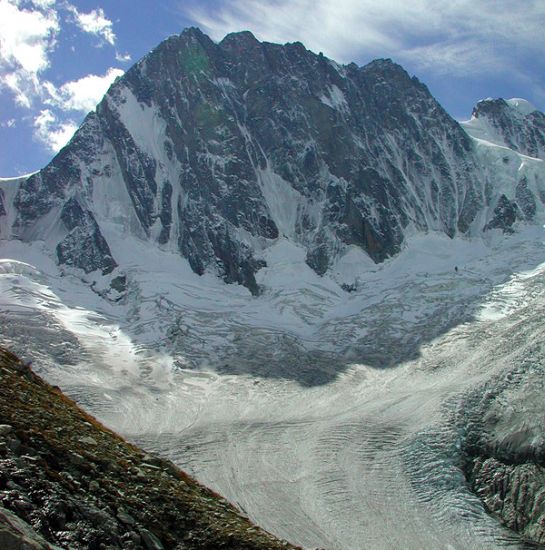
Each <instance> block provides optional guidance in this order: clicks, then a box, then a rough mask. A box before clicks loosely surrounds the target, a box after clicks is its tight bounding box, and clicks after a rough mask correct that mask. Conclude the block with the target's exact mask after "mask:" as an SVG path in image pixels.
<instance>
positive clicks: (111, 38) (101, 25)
mask: <svg viewBox="0 0 545 550" xmlns="http://www.w3.org/2000/svg"><path fill="white" fill-rule="evenodd" d="M69 9H70V11H71V12H72V13H73V14H74V17H75V18H76V24H77V25H78V26H79V28H80V29H81V30H82V31H84V32H88V33H90V34H94V35H95V36H98V37H100V38H102V39H103V40H104V41H106V42H108V44H111V45H112V46H113V45H114V44H115V41H116V36H115V33H114V31H113V23H112V22H111V21H110V20H109V19H108V18H107V17H106V14H105V13H104V10H103V9H102V8H98V9H96V10H92V11H90V12H89V13H82V12H80V11H78V10H77V9H76V8H75V7H74V6H70V8H69Z"/></svg>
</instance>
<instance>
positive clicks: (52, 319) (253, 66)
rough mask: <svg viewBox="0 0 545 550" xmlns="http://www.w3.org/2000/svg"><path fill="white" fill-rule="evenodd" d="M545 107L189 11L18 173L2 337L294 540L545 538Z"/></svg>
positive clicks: (137, 438) (7, 199) (7, 190)
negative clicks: (443, 90)
mask: <svg viewBox="0 0 545 550" xmlns="http://www.w3.org/2000/svg"><path fill="white" fill-rule="evenodd" d="M542 117H543V114H542V113H539V112H538V111H535V110H534V109H533V108H532V107H531V106H530V105H529V104H528V103H526V102H524V101H523V100H520V99H515V100H485V101H484V102H481V103H479V104H478V105H477V107H476V108H475V110H474V114H473V117H472V119H471V120H470V121H467V122H464V123H458V122H456V121H455V120H453V119H452V118H451V117H450V116H449V115H448V114H447V113H446V112H445V111H444V110H443V109H442V108H441V106H440V105H439V104H438V103H437V101H436V100H435V99H434V98H433V97H432V96H431V94H430V92H429V90H428V89H427V88H426V87H425V86H424V85H423V84H422V83H420V82H419V81H418V79H416V78H415V77H411V76H409V75H408V74H407V73H406V72H405V71H404V70H403V69H402V68H401V67H400V66H399V65H397V64H395V63H393V62H392V61H390V60H376V61H373V62H372V63H370V64H368V65H366V66H364V67H358V66H356V65H355V64H349V65H339V64H337V63H335V62H334V61H332V60H329V59H327V58H325V57H324V56H323V55H320V54H318V55H316V54H314V53H312V52H309V51H308V50H306V49H305V48H304V46H303V45H302V44H300V43H294V44H286V45H283V46H282V45H278V44H269V43H260V42H259V41H257V40H256V39H255V38H254V37H253V36H252V35H251V34H250V33H248V32H242V33H235V34H232V35H228V36H227V37H225V39H224V40H222V41H221V42H220V43H217V44H216V43H214V42H212V41H211V40H210V39H209V38H208V37H206V36H205V35H204V34H203V33H201V32H200V31H199V30H198V29H188V30H186V31H184V32H183V33H182V34H181V35H179V36H174V37H171V38H169V39H167V40H166V41H165V42H163V43H162V44H160V45H159V46H158V47H157V48H156V49H155V50H153V51H152V52H151V53H150V54H149V55H147V56H146V57H144V58H143V59H142V60H141V61H139V62H138V63H137V64H136V65H135V66H134V67H133V68H132V69H130V70H129V71H128V72H127V73H126V74H125V75H124V76H123V77H122V78H120V79H118V80H117V81H116V82H115V83H114V84H113V85H112V87H111V89H110V90H109V92H108V93H107V94H106V96H105V98H104V99H103V101H102V102H101V103H100V104H99V105H98V106H97V109H96V111H95V112H92V113H90V114H89V116H88V117H87V118H86V120H85V122H84V123H83V125H82V127H81V128H80V129H79V131H78V132H77V133H76V135H75V136H74V138H73V139H72V141H71V142H70V143H69V144H68V145H67V146H66V147H65V148H64V149H63V150H62V151H61V152H60V153H59V154H58V155H57V156H56V157H55V158H54V159H53V161H52V162H51V163H50V164H49V165H48V166H46V167H45V168H44V169H43V170H41V171H40V172H37V173H36V174H33V175H31V176H29V177H25V178H19V179H15V180H3V181H1V182H0V200H1V203H0V205H1V208H0V213H1V214H0V239H1V240H0V251H1V258H2V259H0V336H1V337H2V339H3V342H4V343H5V345H6V346H9V347H11V348H12V349H14V350H15V351H17V352H18V353H19V354H20V355H21V356H22V357H25V358H27V357H28V358H32V359H33V361H34V364H35V365H37V367H36V368H37V369H38V370H39V374H41V375H43V376H44V377H45V378H46V379H47V380H48V381H49V382H51V383H52V384H56V385H59V386H60V387H62V389H63V391H65V392H66V393H67V394H68V395H70V396H71V397H72V398H73V399H75V400H76V401H77V402H78V403H79V404H81V405H82V406H84V407H85V408H86V409H87V410H89V411H90V412H91V413H92V414H93V415H94V416H96V417H97V418H99V419H100V421H101V422H103V423H104V424H105V425H108V426H111V427H112V428H114V429H115V430H116V431H118V432H119V433H121V434H123V435H124V436H125V437H127V438H128V439H129V440H130V441H132V442H134V443H137V444H138V445H140V446H141V447H142V448H144V449H146V451H147V452H156V453H159V454H160V455H161V456H163V457H167V458H170V459H172V461H173V462H175V463H176V464H178V465H179V466H182V467H183V468H184V470H186V471H188V472H190V473H191V474H192V475H194V476H195V477H196V478H197V479H199V480H200V481H202V482H204V483H206V484H207V485H208V486H210V487H212V488H213V489H214V490H216V491H218V492H219V493H220V494H223V495H225V496H226V497H227V498H229V500H230V501H231V502H233V503H234V504H235V505H236V506H237V507H238V508H239V509H241V510H243V511H244V512H245V513H247V514H248V516H249V517H250V518H251V519H252V521H254V522H256V523H257V524H258V525H260V526H262V527H264V528H265V529H267V530H268V531H270V532H272V533H275V534H276V535H277V536H279V537H281V538H283V539H286V540H290V541H291V542H293V543H297V544H300V545H303V546H305V547H324V548H336V549H343V550H357V549H360V548H364V547H370V548H374V549H389V548H407V549H417V548H446V547H452V548H479V549H483V548H487V549H495V548H498V547H510V548H521V547H524V545H525V544H527V543H526V538H531V539H532V540H534V541H536V542H537V543H542V541H543V540H545V539H544V538H543V537H544V533H543V529H542V525H543V521H542V519H541V518H542V517H543V514H544V513H545V510H544V509H543V502H544V501H543V498H542V497H541V496H540V495H542V487H543V483H542V475H541V472H542V467H543V456H545V455H544V451H545V446H544V442H543V439H542V438H540V435H539V434H540V433H541V431H542V424H541V420H542V418H543V414H544V413H545V410H544V407H543V400H542V399H541V397H540V396H541V395H542V380H543V372H542V371H543V369H542V367H541V365H543V364H545V363H544V361H545V357H544V351H543V347H542V346H541V341H542V328H541V327H542V319H543V315H544V306H545V286H544V285H543V282H542V281H544V280H545V277H544V276H545V264H544V257H543V242H544V241H545V235H544V231H543V225H544V223H545V216H544V208H543V204H544V202H545V168H544V160H543V158H542V156H541V153H540V151H541V150H542V149H540V147H541V145H540V144H541V143H543V139H542V138H543V132H542V126H541V125H540V124H541V122H540V121H541V120H542ZM540 392H541V393H540ZM540 430H541V431H540ZM521 495H522V496H521ZM524 495H526V496H524Z"/></svg>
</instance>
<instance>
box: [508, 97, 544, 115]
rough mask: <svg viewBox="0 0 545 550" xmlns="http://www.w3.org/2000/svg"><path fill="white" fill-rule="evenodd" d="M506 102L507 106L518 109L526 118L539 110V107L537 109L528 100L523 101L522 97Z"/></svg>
mask: <svg viewBox="0 0 545 550" xmlns="http://www.w3.org/2000/svg"><path fill="white" fill-rule="evenodd" d="M505 102H506V103H507V105H509V106H510V107H512V108H513V109H516V110H517V111H519V112H520V113H522V114H523V115H525V116H526V115H529V114H530V113H533V112H534V111H537V110H538V109H537V107H535V106H534V105H533V104H532V103H530V102H529V101H528V100H526V99H522V98H520V97H513V98H511V99H506V100H505Z"/></svg>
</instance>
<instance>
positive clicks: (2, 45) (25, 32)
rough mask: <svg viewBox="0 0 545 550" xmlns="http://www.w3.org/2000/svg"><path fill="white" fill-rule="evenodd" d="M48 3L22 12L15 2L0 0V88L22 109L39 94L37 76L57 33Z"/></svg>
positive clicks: (45, 62) (22, 9) (45, 61)
mask: <svg viewBox="0 0 545 550" xmlns="http://www.w3.org/2000/svg"><path fill="white" fill-rule="evenodd" d="M49 4H50V2H49V3H48V2H47V1H46V0H41V1H38V2H32V3H30V4H29V6H30V7H29V8H27V9H24V8H21V7H20V2H19V1H18V0H0V86H1V87H7V88H8V89H10V90H11V91H12V92H13V93H14V94H15V99H16V102H17V103H18V104H19V105H22V106H25V107H30V105H31V103H32V98H33V96H35V95H36V94H38V93H39V74H40V73H41V72H43V71H44V70H45V69H47V68H48V67H49V54H50V53H51V51H52V50H53V48H54V46H55V37H56V35H57V33H58V32H59V30H60V25H59V21H58V18H57V14H56V12H55V11H54V10H51V9H47V7H48V5H49ZM37 8H40V9H37Z"/></svg>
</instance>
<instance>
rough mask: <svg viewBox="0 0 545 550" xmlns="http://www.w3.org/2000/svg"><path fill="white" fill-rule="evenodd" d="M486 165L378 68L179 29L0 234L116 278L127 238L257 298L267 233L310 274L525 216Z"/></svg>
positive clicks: (409, 84)
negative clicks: (417, 237) (410, 238)
mask: <svg viewBox="0 0 545 550" xmlns="http://www.w3.org/2000/svg"><path fill="white" fill-rule="evenodd" d="M539 115H541V117H543V115H542V114H541V113H538V114H537V115H534V114H531V115H528V116H531V117H533V119H535V120H536V121H539V120H540V119H539ZM506 116H507V115H506ZM536 124H537V122H536ZM507 126H508V125H507V123H506V127H507ZM513 131H514V130H513ZM528 139H529V138H528ZM536 139H537V138H536ZM536 147H537V145H536ZM492 168H493V169H490V170H488V169H486V168H485V169H483V168H482V162H481V159H480V156H479V154H478V152H477V151H476V147H475V144H474V141H473V140H472V139H471V138H470V136H468V134H467V133H466V132H465V131H464V130H463V129H462V127H461V126H460V125H459V124H458V123H457V122H456V121H454V120H453V119H452V118H451V117H450V116H449V115H448V114H447V113H446V112H445V111H444V110H443V109H442V107H441V106H440V105H439V104H438V103H437V102H436V101H435V99H434V98H433V97H432V96H431V94H430V93H429V91H428V89H427V88H426V86H424V85H423V84H422V83H420V82H419V81H418V79H416V78H415V77H413V78H411V77H410V76H409V75H408V74H407V73H406V72H405V71H404V70H403V69H402V68H401V67H400V66H399V65H396V64H395V63H393V62H392V61H390V60H376V61H373V62H372V63H370V64H368V65H366V66H364V67H358V66H357V65H355V64H349V65H346V66H341V65H338V64H337V63H335V62H333V61H331V60H329V59H327V58H325V57H324V56H323V55H322V54H319V55H316V54H314V53H312V52H310V51H308V50H306V49H305V47H304V46H303V45H302V44H300V43H293V44H286V45H278V44H270V43H265V42H263V43H261V42H259V41H258V40H256V39H255V37H254V36H253V35H252V34H251V33H249V32H241V33H235V34H230V35H228V36H226V37H225V38H224V39H223V40H222V41H221V42H220V43H219V44H216V43H214V42H213V41H212V40H210V38H208V37H207V36H206V35H204V34H203V33H202V32H201V31H200V30H198V29H195V28H191V29H187V30H186V31H184V32H183V33H182V34H181V35H179V36H173V37H171V38H169V39H167V40H165V41H164V42H163V43H161V44H160V45H159V46H158V47H157V48H156V49H155V50H153V51H152V52H151V53H150V54H148V55H147V56H146V57H144V58H143V59H142V60H141V61H139V62H138V63H137V64H136V65H135V66H133V67H132V68H131V69H130V70H129V71H128V72H127V73H126V74H125V75H124V76H123V77H122V78H120V79H118V80H117V81H116V83H114V85H113V86H112V87H111V89H110V90H109V92H108V94H107V95H106V96H105V98H104V99H103V101H102V102H101V103H100V104H99V105H98V107H97V110H96V112H93V113H91V114H89V116H88V117H87V119H86V120H85V122H84V123H83V125H82V127H81V128H80V129H79V131H78V132H77V133H76V135H75V136H74V138H73V139H72V141H71V142H70V143H69V144H68V145H67V146H66V147H65V148H64V149H63V150H62V151H61V152H60V153H59V154H58V155H57V156H56V157H55V159H53V161H52V162H51V163H50V164H49V165H48V166H47V167H46V168H44V169H43V170H41V171H40V172H38V173H36V174H34V175H32V176H30V177H29V178H28V179H26V180H24V181H22V182H21V183H20V184H19V187H18V190H17V192H16V193H14V192H12V195H13V198H12V201H11V203H10V205H7V206H5V205H3V204H2V203H0V220H1V219H2V217H3V215H2V211H5V210H7V209H11V210H12V212H13V213H12V215H11V217H10V220H9V222H8V221H4V223H3V224H2V223H0V231H3V232H4V233H5V234H7V235H4V237H7V238H17V239H22V240H24V241H33V240H44V241H46V243H47V245H48V246H49V247H50V248H51V250H52V252H54V254H55V257H56V261H57V262H58V263H60V264H61V265H66V266H71V267H76V268H80V269H82V270H83V271H84V272H85V273H90V272H94V271H97V270H98V271H99V272H101V273H103V274H110V273H112V274H113V275H112V276H113V277H114V276H123V275H122V268H123V266H122V265H120V266H119V270H120V273H121V274H118V273H117V270H116V269H117V267H118V264H119V261H118V259H116V258H115V257H114V255H113V254H112V252H111V243H112V239H116V238H117V239H119V238H123V235H126V234H127V233H129V234H131V235H135V236H137V237H139V238H141V239H142V240H143V241H147V242H148V243H149V244H150V246H156V247H160V248H162V249H165V250H170V251H174V252H176V253H178V254H180V255H182V256H183V257H185V258H187V260H188V261H189V263H190V265H191V268H192V269H193V270H194V271H195V272H196V273H198V274H203V273H205V272H212V273H215V274H217V275H218V276H221V277H222V278H223V279H224V280H225V281H226V282H228V283H233V282H236V283H239V284H242V285H245V286H246V287H247V288H248V289H250V291H251V292H252V293H254V294H257V293H259V287H258V284H257V282H256V278H255V274H256V272H257V271H258V270H259V269H261V268H262V267H263V266H265V260H264V258H263V252H264V250H265V249H267V248H268V247H269V246H270V245H271V244H273V243H274V242H276V241H277V240H278V239H280V238H286V239H288V240H290V241H291V242H292V243H294V244H296V245H297V246H300V247H302V248H303V249H304V250H305V254H306V262H307V264H308V265H309V266H310V267H311V268H312V269H313V270H314V271H315V272H316V273H318V274H320V275H322V274H324V273H326V272H327V271H328V270H329V269H330V268H331V267H332V266H334V265H335V263H336V262H337V261H338V259H339V258H341V257H342V256H343V254H345V253H346V251H347V250H348V249H349V248H350V247H354V246H355V247H358V248H360V249H361V250H363V251H364V252H365V253H366V254H367V255H368V256H369V257H370V258H371V259H372V260H373V261H374V262H381V261H383V260H385V259H386V258H388V257H390V256H392V255H394V254H396V253H397V252H398V251H399V250H400V247H401V245H402V243H403V242H404V239H405V237H406V236H407V235H408V234H413V233H414V232H428V231H440V232H443V233H445V234H447V235H448V236H450V237H453V236H455V235H456V234H466V235H479V234H481V232H482V230H483V229H487V230H488V229H495V228H499V229H503V230H505V231H509V230H510V229H511V227H512V226H513V224H514V223H516V222H517V221H521V220H522V221H532V220H534V218H535V216H536V215H537V214H536V213H539V212H541V210H542V204H543V197H544V196H545V194H540V193H539V188H541V187H542V186H543V183H542V182H541V180H539V179H537V180H536V179H535V178H534V179H528V178H527V177H526V175H525V171H521V172H520V173H519V172H517V173H513V174H511V173H509V174H508V176H507V180H506V185H507V187H508V188H509V189H510V190H511V191H510V190H505V189H498V186H497V177H498V176H497V170H496V167H495V166H494V167H492ZM504 187H505V186H504ZM519 187H520V191H519ZM515 188H516V189H517V192H516V193H515V192H514V191H513V190H514V189H515ZM4 202H5V201H4ZM4 218H5V216H4Z"/></svg>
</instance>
